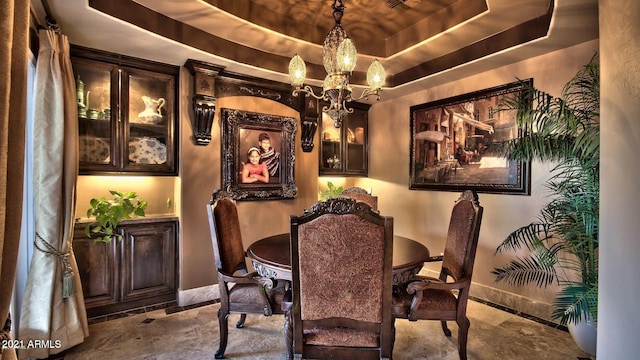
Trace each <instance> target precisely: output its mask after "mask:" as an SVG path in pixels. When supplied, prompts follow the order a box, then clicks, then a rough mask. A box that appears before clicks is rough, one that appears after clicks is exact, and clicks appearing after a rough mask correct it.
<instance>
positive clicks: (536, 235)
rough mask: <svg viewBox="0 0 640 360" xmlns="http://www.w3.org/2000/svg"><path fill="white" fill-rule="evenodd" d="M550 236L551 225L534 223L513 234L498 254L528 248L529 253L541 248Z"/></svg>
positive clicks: (499, 249)
mask: <svg viewBox="0 0 640 360" xmlns="http://www.w3.org/2000/svg"><path fill="white" fill-rule="evenodd" d="M548 236H549V225H548V224H545V223H538V222H533V223H531V224H529V225H527V226H523V227H521V228H519V229H517V230H516V231H514V232H512V233H511V234H509V236H507V238H506V239H505V240H504V241H503V242H502V243H501V244H500V245H499V246H498V248H497V249H496V253H499V252H502V251H515V250H518V249H522V248H526V249H527V250H529V251H532V250H534V249H537V248H540V247H541V246H543V245H541V243H542V242H543V241H544V240H545V239H547V237H548Z"/></svg>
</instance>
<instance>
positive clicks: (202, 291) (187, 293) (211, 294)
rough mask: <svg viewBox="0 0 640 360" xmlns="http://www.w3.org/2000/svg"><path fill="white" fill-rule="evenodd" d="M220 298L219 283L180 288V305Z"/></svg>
mask: <svg viewBox="0 0 640 360" xmlns="http://www.w3.org/2000/svg"><path fill="white" fill-rule="evenodd" d="M217 299H220V291H219V289H218V284H215V285H208V286H202V287H198V288H193V289H187V290H178V306H189V305H194V304H199V303H204V302H208V301H212V300H217Z"/></svg>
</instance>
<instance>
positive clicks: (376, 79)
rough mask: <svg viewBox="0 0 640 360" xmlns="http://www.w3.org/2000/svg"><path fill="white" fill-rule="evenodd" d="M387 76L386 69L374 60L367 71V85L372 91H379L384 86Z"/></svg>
mask: <svg viewBox="0 0 640 360" xmlns="http://www.w3.org/2000/svg"><path fill="white" fill-rule="evenodd" d="M385 77H386V74H385V72H384V67H382V64H380V62H379V61H378V59H375V60H373V62H372V63H371V65H370V66H369V70H367V83H368V84H369V87H371V89H372V90H377V89H380V88H381V87H382V85H384V79H385Z"/></svg>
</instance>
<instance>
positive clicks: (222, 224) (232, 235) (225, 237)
mask: <svg viewBox="0 0 640 360" xmlns="http://www.w3.org/2000/svg"><path fill="white" fill-rule="evenodd" d="M213 217H214V219H215V223H216V236H215V237H214V241H213V242H214V244H213V246H214V247H217V248H218V251H219V254H220V256H219V257H218V259H216V261H219V262H220V263H219V264H216V265H217V267H218V268H219V269H222V270H223V271H224V272H225V273H227V274H233V273H234V272H235V271H236V270H239V269H240V268H244V267H246V264H245V256H244V246H243V244H242V234H241V232H240V220H239V218H238V209H237V208H236V204H235V203H234V202H233V200H231V199H228V198H224V199H220V200H218V201H217V202H216V204H215V207H214V209H213Z"/></svg>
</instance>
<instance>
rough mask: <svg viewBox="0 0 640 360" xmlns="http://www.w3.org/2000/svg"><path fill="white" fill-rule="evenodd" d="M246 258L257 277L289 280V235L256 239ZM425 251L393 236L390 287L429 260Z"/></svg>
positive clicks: (414, 273)
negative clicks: (391, 279)
mask: <svg viewBox="0 0 640 360" xmlns="http://www.w3.org/2000/svg"><path fill="white" fill-rule="evenodd" d="M247 256H248V257H249V258H250V259H251V262H252V265H253V267H254V269H255V270H256V272H257V273H258V274H259V275H260V276H264V277H268V278H271V279H276V280H288V281H291V243H290V235H289V233H283V234H277V235H272V236H268V237H265V238H263V239H260V240H258V241H256V242H254V243H253V244H251V245H250V246H249V248H247ZM429 257H430V255H429V249H428V248H427V247H426V246H425V245H423V244H422V243H420V242H418V241H416V240H412V239H409V238H407V237H404V236H400V235H394V236H393V260H392V264H393V285H394V286H396V285H402V284H404V283H407V282H408V281H409V280H410V279H411V278H412V277H413V276H415V275H416V274H417V273H418V272H419V271H420V270H421V269H422V265H423V264H424V262H425V261H427V260H428V259H429Z"/></svg>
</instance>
